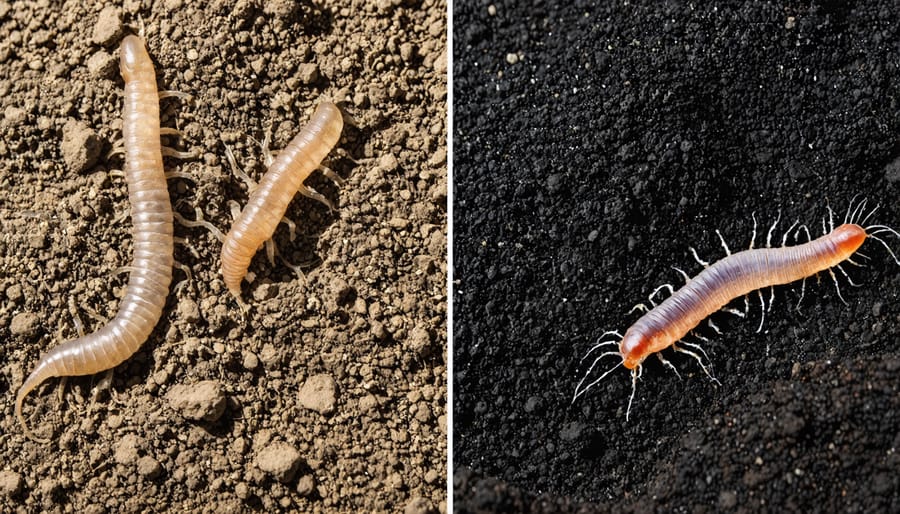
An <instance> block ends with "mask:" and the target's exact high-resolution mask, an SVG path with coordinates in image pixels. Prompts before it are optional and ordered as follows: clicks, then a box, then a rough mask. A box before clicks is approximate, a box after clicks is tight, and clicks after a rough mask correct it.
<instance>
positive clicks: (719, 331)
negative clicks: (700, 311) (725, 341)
mask: <svg viewBox="0 0 900 514" xmlns="http://www.w3.org/2000/svg"><path fill="white" fill-rule="evenodd" d="M706 324H707V325H708V326H709V328H711V329H713V330H714V331H715V332H716V333H717V334H719V335H722V330H720V329H719V327H718V326H716V324H715V323H713V320H711V319H708V320H706Z"/></svg>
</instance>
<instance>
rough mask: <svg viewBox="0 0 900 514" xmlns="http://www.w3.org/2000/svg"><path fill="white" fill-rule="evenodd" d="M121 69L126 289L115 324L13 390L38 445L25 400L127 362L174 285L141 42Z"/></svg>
mask: <svg viewBox="0 0 900 514" xmlns="http://www.w3.org/2000/svg"><path fill="white" fill-rule="evenodd" d="M120 68H121V72H122V76H123V78H124V79H125V107H124V111H123V117H124V123H123V128H122V131H123V136H124V143H125V169H124V172H125V178H126V181H127V184H128V198H129V201H130V203H131V219H132V222H133V225H134V227H133V234H134V260H133V263H132V265H131V266H130V271H131V273H130V276H129V278H128V286H127V288H126V291H125V297H124V298H123V299H122V301H121V302H120V303H119V310H118V312H117V313H116V316H115V318H113V319H112V320H111V321H110V322H109V323H108V324H107V325H106V326H104V327H103V328H101V329H99V330H97V331H96V332H94V333H92V334H89V335H86V336H83V337H80V338H77V339H73V340H70V341H66V342H64V343H62V344H60V345H58V346H56V347H55V348H53V349H52V350H50V351H49V352H48V353H47V354H45V355H44V356H43V357H42V358H41V360H40V361H39V362H38V363H37V365H36V366H35V368H34V370H33V371H32V372H31V374H30V375H29V376H28V378H27V379H26V380H25V382H24V383H23V384H22V386H21V387H20V388H19V391H18V394H17V395H16V406H15V414H16V417H17V418H18V419H19V422H20V423H21V425H22V428H23V429H24V431H25V434H26V435H27V436H28V437H29V438H31V439H36V440H39V439H37V438H35V437H34V435H33V434H32V433H31V431H30V430H29V429H28V427H27V424H26V423H25V418H24V417H23V416H22V402H23V400H24V399H25V397H26V396H27V395H28V393H30V392H31V391H32V390H34V389H35V388H36V387H37V386H38V385H40V384H41V383H42V382H44V381H45V380H47V379H48V378H51V377H59V376H73V375H90V374H94V373H98V372H100V371H104V370H107V369H110V368H113V367H115V366H117V365H119V364H120V363H122V362H123V361H125V360H126V359H128V358H129V357H131V356H132V355H133V354H134V353H135V352H136V351H137V350H138V348H139V347H140V346H141V345H142V344H143V343H144V341H146V340H147V338H148V337H149V336H150V333H151V332H152V331H153V328H154V327H155V326H156V323H157V321H159V318H160V316H161V315H162V310H163V306H164V305H165V302H166V296H167V295H168V292H169V284H170V283H171V281H172V267H173V263H174V260H173V259H174V257H173V251H174V238H173V227H172V205H171V202H170V200H169V191H168V189H167V187H166V177H165V174H164V171H163V161H162V150H161V145H160V126H159V97H158V92H157V88H156V75H155V73H154V70H153V63H152V61H151V60H150V56H149V55H148V54H147V50H146V48H145V47H144V43H143V41H142V40H141V39H140V38H139V37H137V36H133V35H130V36H127V37H125V39H124V40H123V41H122V46H121V59H120Z"/></svg>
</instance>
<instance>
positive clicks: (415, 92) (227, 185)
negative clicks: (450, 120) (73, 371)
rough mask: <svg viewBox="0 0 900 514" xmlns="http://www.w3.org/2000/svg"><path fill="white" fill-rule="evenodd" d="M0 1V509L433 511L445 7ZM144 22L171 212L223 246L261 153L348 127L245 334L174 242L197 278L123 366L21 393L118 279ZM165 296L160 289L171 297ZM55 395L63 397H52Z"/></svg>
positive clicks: (442, 399) (301, 205) (248, 287)
mask: <svg viewBox="0 0 900 514" xmlns="http://www.w3.org/2000/svg"><path fill="white" fill-rule="evenodd" d="M91 4H92V5H93V7H83V6H82V4H81V3H79V2H66V3H63V2H2V1H0V341H2V342H0V359H2V368H0V398H2V399H3V409H4V416H3V417H2V419H0V461H2V466H0V511H2V512H16V511H17V512H39V511H41V512H88V513H98V512H163V511H171V512H247V511H251V512H253V511H259V512H273V511H278V510H284V511H299V512H398V511H403V510H404V509H406V512H410V513H425V512H436V511H445V510H446V471H445V470H446V459H447V446H446V437H447V432H446V401H447V400H446V383H447V382H446V377H447V367H446V359H445V351H446V303H447V297H446V276H447V267H446V225H447V215H446V199H447V179H446V176H447V175H446V162H447V161H446V153H447V151H446V150H447V147H446V138H445V134H446V123H445V120H446V113H447V112H446V96H447V95H446V93H447V89H446V87H447V86H446V69H447V67H446V61H447V59H446V58H447V45H446V5H445V3H444V2H442V1H430V0H424V1H422V2H400V1H390V0H387V1H380V2H363V1H350V0H346V1H339V0H324V1H314V2H293V1H287V0H284V1H266V2H257V1H246V0H223V1H214V2H184V1H182V0H166V1H164V2H149V1H144V2H141V1H132V0H129V1H126V2H124V5H119V6H118V7H112V8H108V9H103V5H102V2H100V3H97V2H94V3H91ZM140 20H143V24H144V26H145V27H146V41H147V47H148V50H149V53H150V55H151V57H152V58H153V60H154V62H155V64H156V71H157V79H158V85H159V87H160V88H161V89H171V90H179V91H184V92H187V93H189V94H191V95H192V96H193V99H192V100H190V101H180V100H177V99H167V100H163V101H162V112H163V116H162V125H163V126H166V127H177V128H180V129H181V130H182V131H183V132H184V133H185V137H184V139H183V141H180V142H179V141H174V142H173V141H171V140H170V141H169V144H175V145H176V146H178V147H180V148H182V149H197V150H199V151H200V154H201V155H200V157H199V158H197V159H193V160H186V161H179V160H170V159H167V168H168V169H170V170H174V171H179V172H181V173H184V174H187V175H190V176H191V177H193V178H192V179H191V180H185V179H174V180H172V181H170V193H171V196H172V199H173V202H174V203H175V206H176V210H178V211H179V212H180V213H181V214H182V215H183V216H184V217H186V218H189V219H193V218H194V217H195V208H199V209H201V210H202V212H203V216H204V217H205V218H206V219H207V220H208V221H210V222H211V223H213V224H215V225H216V226H218V227H219V228H220V229H222V230H226V229H227V228H228V227H229V226H230V225H231V216H230V208H229V202H232V201H236V202H237V203H238V204H240V205H243V204H244V203H245V202H246V199H247V188H246V186H245V185H244V184H243V183H242V182H241V181H240V180H239V179H237V178H236V177H235V176H234V175H233V173H232V171H231V169H230V168H229V166H228V164H227V162H226V160H225V146H224V144H226V143H227V144H228V145H229V146H231V148H232V149H233V150H234V152H235V154H236V156H237V160H238V162H239V163H240V164H241V165H242V167H243V168H244V169H245V170H247V171H248V172H249V173H250V174H251V175H252V176H254V177H256V178H258V177H259V176H260V174H261V173H262V172H263V171H264V166H262V164H261V152H260V149H259V147H258V146H257V145H256V144H255V143H253V142H252V141H251V140H250V139H249V138H248V137H249V136H252V137H254V138H257V139H261V138H262V137H263V136H264V134H265V132H266V130H267V129H269V128H271V129H272V132H273V143H272V147H273V149H276V150H277V149H279V148H282V147H284V146H285V145H286V144H287V142H288V141H289V140H290V139H291V138H292V137H293V136H294V135H295V134H296V133H297V132H298V131H299V130H300V127H302V126H303V125H304V124H305V123H306V122H307V121H308V120H309V117H310V116H311V115H312V112H313V110H314V108H315V105H316V104H317V103H319V102H321V101H323V100H331V101H335V102H337V103H338V104H339V105H340V106H341V107H342V108H343V110H344V111H345V112H346V113H347V114H348V115H350V116H352V117H353V118H354V119H355V120H356V124H355V126H351V125H346V126H345V130H344V133H343V136H342V140H341V142H340V143H339V144H338V147H337V150H335V151H334V152H332V154H331V155H330V156H329V159H328V160H329V162H328V164H329V166H330V167H331V168H332V169H334V170H335V171H336V172H337V173H338V174H340V175H341V176H342V177H344V178H345V179H346V182H347V183H346V185H345V186H343V187H337V186H335V185H334V184H333V183H332V182H330V181H329V180H327V179H325V178H323V177H322V175H321V174H314V176H313V177H312V178H311V179H310V180H309V181H308V183H309V184H311V185H312V186H313V187H315V188H316V189H317V190H319V191H320V192H322V193H323V194H325V196H327V197H328V198H329V199H330V200H331V201H332V202H334V203H335V204H336V206H337V207H336V209H335V211H333V212H331V211H329V210H328V209H327V208H326V207H324V206H323V205H321V204H319V203H317V202H315V201H311V200H309V199H307V198H304V197H298V199H296V200H295V201H294V202H293V204H292V205H291V207H290V209H289V210H288V217H289V218H291V219H293V220H294V221H296V222H297V224H298V237H297V239H296V240H294V241H291V240H290V238H289V235H288V230H287V228H286V227H284V226H283V227H281V228H279V231H278V232H276V236H275V239H276V242H277V243H278V244H279V247H280V249H281V251H282V252H283V253H284V254H285V255H286V257H287V258H288V259H289V260H292V261H293V262H307V264H306V266H305V268H304V271H305V273H304V274H305V276H304V277H303V278H299V277H298V276H296V275H294V274H293V272H292V271H291V269H290V268H288V267H286V266H285V265H284V264H283V263H281V262H276V264H275V265H274V266H273V265H272V264H270V263H269V261H268V260H267V259H266V258H265V252H260V253H259V254H258V255H257V257H256V259H255V260H254V261H253V263H252V265H251V267H250V272H251V275H250V277H251V278H253V280H252V282H250V283H249V284H247V283H245V285H244V299H245V300H246V301H247V302H248V303H249V304H250V310H249V312H248V313H247V314H246V316H245V317H242V316H241V312H240V311H239V309H238V308H237V305H236V304H235V302H234V300H233V299H232V298H231V297H230V295H229V294H228V292H227V291H226V290H225V288H224V284H223V282H222V280H221V276H220V273H219V253H220V251H221V245H220V243H219V242H218V241H217V240H216V239H215V238H214V237H213V236H212V235H211V234H210V233H209V232H207V231H206V230H203V229H200V228H188V227H184V226H181V225H176V228H175V231H176V235H177V236H178V237H179V238H182V239H184V240H186V244H183V245H176V259H177V260H179V261H180V262H181V263H183V264H185V265H186V266H188V267H189V268H190V270H191V274H192V279H191V280H190V281H188V282H186V283H184V284H183V285H182V286H181V287H180V288H177V289H175V288H173V292H172V293H171V294H170V296H169V301H168V304H167V306H166V310H165V312H164V314H163V318H162V320H160V322H159V323H158V325H157V327H156V330H155V331H154V333H153V334H152V335H151V337H150V338H149V339H148V340H147V342H146V343H145V344H144V345H143V346H142V348H141V349H140V350H139V351H138V352H137V354H135V355H134V356H133V357H132V358H130V359H129V360H128V361H126V362H125V363H124V364H122V365H121V366H119V367H117V368H116V369H115V371H114V374H113V378H112V382H111V388H110V387H108V386H104V385H103V381H102V379H103V375H97V376H88V377H76V378H71V379H69V380H68V382H67V386H65V387H64V388H63V389H59V384H60V380H57V379H54V380H50V381H48V382H47V383H46V384H45V385H43V386H42V387H40V388H39V389H38V390H37V391H35V392H34V393H33V394H32V395H30V396H29V397H28V398H27V400H26V405H25V414H26V416H27V417H28V419H29V423H30V425H31V426H32V428H33V429H34V430H35V432H36V433H38V434H39V435H41V436H44V437H49V438H50V439H51V441H52V443H51V444H49V445H41V444H38V443H35V442H33V441H30V440H27V439H26V438H25V437H24V435H23V434H22V430H21V429H20V427H19V425H18V422H17V421H16V420H15V418H14V417H13V415H12V411H13V401H14V398H15V393H16V390H17V389H18V387H19V385H20V384H21V383H22V380H23V378H24V377H25V376H27V374H28V373H29V372H30V371H31V369H32V368H33V367H34V365H35V364H36V362H37V361H38V359H39V357H40V355H41V354H43V353H44V352H46V351H47V350H48V349H50V348H52V347H53V346H55V345H57V344H59V343H60V342H62V341H64V340H67V339H71V338H73V337H74V336H75V335H76V332H77V330H76V322H75V319H80V320H81V322H82V323H83V324H84V325H85V328H86V329H87V331H89V332H90V331H92V330H95V329H96V328H97V327H99V326H101V325H102V323H103V322H104V321H103V320H104V319H108V318H111V317H112V316H113V315H114V313H115V312H116V309H117V305H118V301H119V299H120V298H121V296H122V293H123V289H124V284H125V283H126V277H127V274H125V273H122V274H116V273H114V272H115V270H117V269H118V268H120V267H123V266H127V265H128V264H129V263H130V261H131V240H132V237H131V223H130V221H129V218H128V216H127V213H128V197H127V191H126V186H125V182H124V180H123V179H122V178H121V177H118V176H115V174H112V173H110V171H111V170H113V169H117V168H121V167H122V161H121V158H120V157H118V156H113V157H111V158H107V157H106V154H107V153H108V152H109V151H110V149H111V148H112V147H113V145H114V143H115V141H116V140H118V139H119V138H121V128H122V121H121V117H122V105H123V97H122V79H121V77H120V76H119V71H118V46H119V43H120V41H121V39H122V37H123V35H124V34H126V33H136V32H137V31H138V29H139V26H140V25H141V21H140ZM184 278H185V275H184V274H183V273H182V272H181V271H177V270H176V281H178V280H182V279H184ZM58 390H59V391H60V392H61V400H60V398H59V397H58V395H57V391H58Z"/></svg>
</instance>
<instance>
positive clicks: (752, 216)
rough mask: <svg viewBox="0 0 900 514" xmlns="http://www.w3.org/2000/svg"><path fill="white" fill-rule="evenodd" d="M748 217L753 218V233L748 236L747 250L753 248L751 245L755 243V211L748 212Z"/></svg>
mask: <svg viewBox="0 0 900 514" xmlns="http://www.w3.org/2000/svg"><path fill="white" fill-rule="evenodd" d="M750 218H751V219H752V220H753V235H752V236H751V237H750V247H749V248H748V249H749V250H752V249H753V245H755V244H756V211H753V212H751V213H750Z"/></svg>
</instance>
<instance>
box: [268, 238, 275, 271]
mask: <svg viewBox="0 0 900 514" xmlns="http://www.w3.org/2000/svg"><path fill="white" fill-rule="evenodd" d="M266 257H268V258H269V264H271V265H272V266H274V265H275V241H273V240H271V239H267V240H266Z"/></svg>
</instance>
